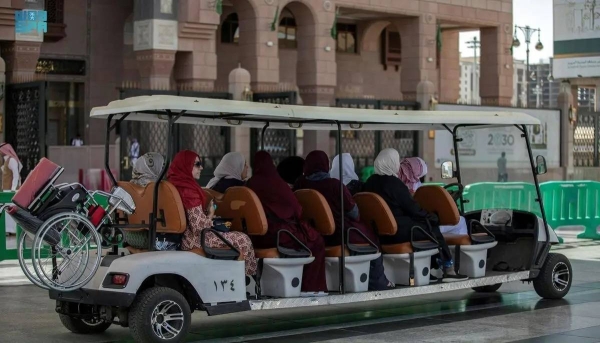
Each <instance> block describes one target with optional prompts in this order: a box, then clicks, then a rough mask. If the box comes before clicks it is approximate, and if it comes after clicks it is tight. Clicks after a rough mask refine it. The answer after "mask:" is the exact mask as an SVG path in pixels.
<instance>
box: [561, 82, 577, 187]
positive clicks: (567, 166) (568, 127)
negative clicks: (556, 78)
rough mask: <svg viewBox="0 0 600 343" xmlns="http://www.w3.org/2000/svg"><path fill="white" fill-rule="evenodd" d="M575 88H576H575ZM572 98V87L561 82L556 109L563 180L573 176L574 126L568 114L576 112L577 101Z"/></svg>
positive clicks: (567, 83) (570, 178) (571, 178)
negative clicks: (560, 141) (558, 122)
mask: <svg viewBox="0 0 600 343" xmlns="http://www.w3.org/2000/svg"><path fill="white" fill-rule="evenodd" d="M575 88H577V87H575ZM575 99H576V98H574V97H573V93H572V87H571V84H570V83H569V82H568V81H563V82H561V85H560V93H558V100H557V102H558V108H560V110H561V118H560V137H561V140H562V144H561V150H560V160H561V164H562V165H561V167H562V168H563V170H564V176H563V177H564V179H565V180H573V179H574V174H575V168H574V158H573V146H574V132H575V130H574V125H573V124H572V123H571V120H570V119H569V112H571V111H576V107H577V101H576V100H575Z"/></svg>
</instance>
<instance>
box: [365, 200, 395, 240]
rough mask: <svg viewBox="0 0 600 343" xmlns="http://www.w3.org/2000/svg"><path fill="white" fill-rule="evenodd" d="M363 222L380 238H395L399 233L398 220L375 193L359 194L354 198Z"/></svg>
mask: <svg viewBox="0 0 600 343" xmlns="http://www.w3.org/2000/svg"><path fill="white" fill-rule="evenodd" d="M354 201H355V202H356V205H357V206H358V210H359V212H360V219H361V221H362V222H363V223H364V224H365V225H367V226H368V227H369V228H370V229H371V230H374V231H375V232H377V234H379V235H380V236H393V235H395V234H396V232H397V231H398V224H397V223H396V218H394V216H393V215H392V211H391V210H390V208H389V207H388V205H387V204H386V203H385V200H383V198H382V197H380V196H379V195H377V194H375V193H367V192H363V193H358V194H356V195H355V196H354Z"/></svg>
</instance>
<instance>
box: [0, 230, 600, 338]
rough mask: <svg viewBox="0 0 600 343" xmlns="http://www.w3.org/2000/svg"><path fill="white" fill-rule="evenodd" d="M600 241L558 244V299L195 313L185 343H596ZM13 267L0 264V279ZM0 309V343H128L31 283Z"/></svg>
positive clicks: (506, 294)
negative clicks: (59, 311)
mask: <svg viewBox="0 0 600 343" xmlns="http://www.w3.org/2000/svg"><path fill="white" fill-rule="evenodd" d="M598 245H600V242H591V241H577V240H573V239H567V244H565V245H562V246H560V247H558V249H556V252H560V253H563V254H565V255H567V256H568V257H569V258H570V259H571V260H572V264H573V268H574V283H573V287H572V288H571V292H570V293H569V295H568V296H567V297H566V298H565V299H564V300H562V301H548V300H541V299H540V298H539V297H538V296H537V295H536V294H535V292H534V291H533V289H532V286H530V285H527V284H521V283H513V284H508V285H503V286H502V288H501V289H500V291H499V292H498V293H495V294H491V295H489V294H477V293H474V292H472V291H467V290H464V291H456V292H449V293H444V294H437V295H429V296H422V297H414V298H409V299H402V300H395V301H389V300H387V301H381V302H372V303H362V304H361V303H356V304H351V305H344V306H328V307H324V308H320V309H317V308H308V309H294V310H286V311H256V312H246V313H240V314H233V315H226V316H217V317H206V315H205V314H199V313H196V314H194V316H193V318H194V321H193V323H192V333H193V334H192V335H190V337H189V339H188V342H198V341H201V342H266V343H270V342H285V343H293V342H330V343H337V342H340V343H341V342H373V343H378V342H486V341H487V342H514V341H523V342H569V343H577V342H600V311H599V310H598V309H599V308H600V249H599V247H598ZM13 268H14V267H12V266H8V265H7V264H6V263H5V264H3V265H0V283H1V282H2V276H3V275H5V274H7V273H6V271H7V270H12V269H13ZM16 277H17V278H18V276H16ZM14 282H15V281H14V277H13V281H11V282H8V281H6V280H5V284H8V283H14ZM0 311H2V315H1V316H0V327H2V328H3V330H0V342H31V343H37V342H40V343H41V342H44V343H50V342H85V343H87V342H130V341H131V339H130V337H129V334H128V331H127V329H124V328H120V327H112V328H110V329H109V330H108V331H107V332H106V333H105V334H102V335H98V336H93V337H91V336H78V335H74V334H71V333H68V332H67V331H66V329H64V328H63V327H62V325H61V324H60V322H59V320H58V316H57V315H56V314H55V313H54V303H53V302H52V301H50V300H48V298H47V294H46V293H45V292H44V291H42V290H40V289H38V288H36V287H33V286H5V287H0Z"/></svg>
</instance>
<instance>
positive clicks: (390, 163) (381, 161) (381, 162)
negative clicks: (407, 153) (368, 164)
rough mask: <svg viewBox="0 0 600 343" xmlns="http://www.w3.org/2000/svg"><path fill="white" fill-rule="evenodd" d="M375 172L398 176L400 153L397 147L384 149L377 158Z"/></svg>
mask: <svg viewBox="0 0 600 343" xmlns="http://www.w3.org/2000/svg"><path fill="white" fill-rule="evenodd" d="M374 165H375V174H377V175H388V176H395V177H398V171H399V170H400V154H398V151H396V149H383V150H381V152H380V153H379V155H377V158H375V163H374Z"/></svg>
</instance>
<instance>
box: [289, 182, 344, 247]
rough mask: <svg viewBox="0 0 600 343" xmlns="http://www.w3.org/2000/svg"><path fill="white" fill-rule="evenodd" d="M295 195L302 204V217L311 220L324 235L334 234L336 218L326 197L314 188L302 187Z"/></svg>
mask: <svg viewBox="0 0 600 343" xmlns="http://www.w3.org/2000/svg"><path fill="white" fill-rule="evenodd" d="M294 195H295V196H296V199H298V202H299V203H300V206H302V219H303V220H306V221H308V222H311V223H312V225H314V226H315V229H317V231H319V232H320V233H321V234H322V235H324V236H329V235H333V233H334V232H335V220H333V213H332V212H331V208H330V207H329V204H328V203H327V200H325V197H324V196H323V195H322V194H321V193H319V192H318V191H316V190H314V189H300V190H297V191H295V192H294Z"/></svg>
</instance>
